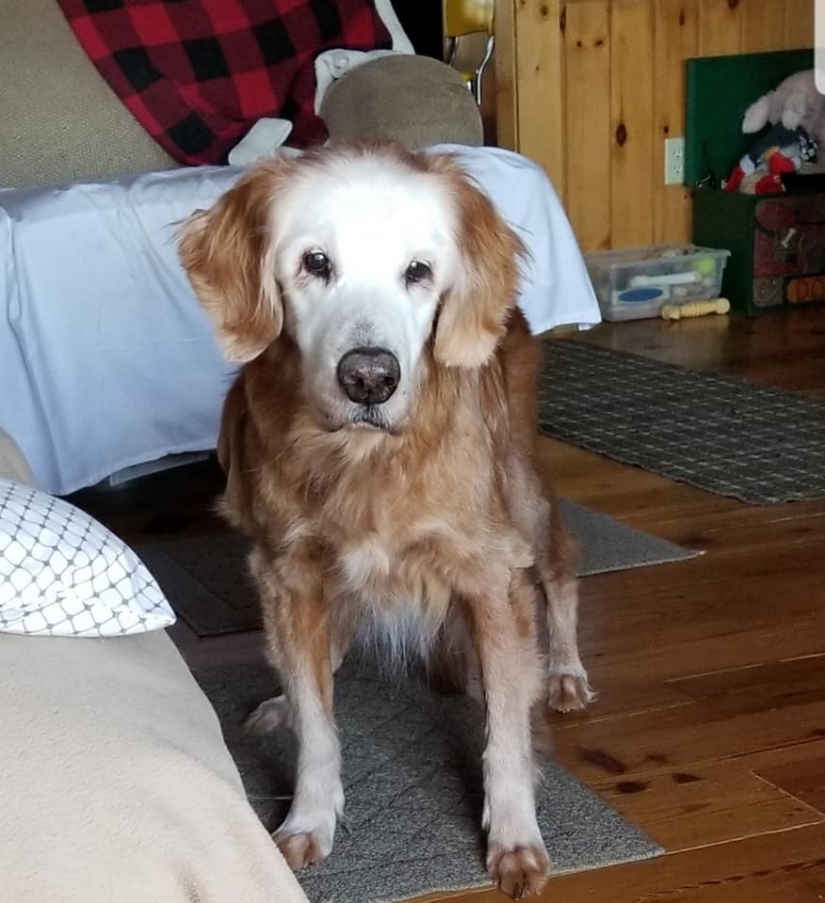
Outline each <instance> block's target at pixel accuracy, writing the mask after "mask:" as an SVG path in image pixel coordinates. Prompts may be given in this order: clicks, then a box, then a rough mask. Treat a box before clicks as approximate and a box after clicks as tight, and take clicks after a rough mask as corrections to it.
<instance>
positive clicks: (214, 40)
mask: <svg viewBox="0 0 825 903" xmlns="http://www.w3.org/2000/svg"><path fill="white" fill-rule="evenodd" d="M58 2H59V4H60V7H61V9H62V10H63V13H64V15H65V16H66V18H67V19H68V21H69V23H70V25H71V27H72V29H73V31H74V33H75V35H76V36H77V39H78V40H79V41H80V44H81V45H82V47H83V49H84V50H85V51H86V53H87V54H88V56H89V57H90V58H91V60H92V62H93V63H94V64H95V66H96V67H97V69H98V71H99V72H100V74H101V75H102V76H103V78H104V79H105V80H106V82H107V83H108V84H109V86H110V87H111V88H112V90H113V91H114V92H115V94H117V96H118V97H119V98H120V99H121V100H122V101H123V103H124V104H125V105H126V107H127V108H128V109H129V111H130V112H131V113H132V115H133V116H134V117H135V118H136V119H137V120H138V122H140V123H141V125H143V126H144V128H146V129H147V131H148V132H149V133H150V134H151V135H152V136H153V137H154V138H155V139H156V140H157V141H158V143H159V144H160V145H161V146H162V147H163V148H164V149H165V150H166V151H167V152H168V153H169V154H171V155H172V156H173V157H174V158H175V159H177V160H179V161H180V162H181V163H190V164H199V163H224V162H226V156H227V154H228V153H229V151H230V150H231V149H232V148H233V147H234V146H235V144H237V143H238V141H239V140H240V139H241V138H242V137H243V136H244V135H245V134H246V132H248V131H249V129H250V128H251V127H252V126H253V125H254V124H255V122H256V121H257V120H258V119H260V118H262V117H282V118H284V119H288V120H290V121H291V122H292V126H293V130H292V134H291V135H290V140H289V143H290V144H293V145H296V146H301V145H306V144H309V143H312V142H314V141H318V140H323V139H324V137H325V132H324V127H323V124H322V123H321V121H320V120H319V119H318V118H317V116H316V115H315V112H314V100H315V88H316V82H315V70H314V60H315V58H316V56H317V55H318V54H319V53H321V52H322V51H323V50H328V49H332V48H341V49H345V50H375V49H389V48H391V47H392V39H391V36H390V33H389V31H388V30H387V28H386V27H385V25H384V23H383V21H382V20H381V17H380V16H379V15H378V12H377V11H376V8H375V4H374V2H372V0H166V2H163V0H58Z"/></svg>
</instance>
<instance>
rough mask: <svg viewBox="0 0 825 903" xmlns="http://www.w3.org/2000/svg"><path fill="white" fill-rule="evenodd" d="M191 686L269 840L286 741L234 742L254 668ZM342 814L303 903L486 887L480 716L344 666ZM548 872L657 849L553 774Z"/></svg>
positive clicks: (203, 678) (254, 696) (287, 789)
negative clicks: (214, 719)
mask: <svg viewBox="0 0 825 903" xmlns="http://www.w3.org/2000/svg"><path fill="white" fill-rule="evenodd" d="M195 677H196V678H197V680H198V682H199V683H200V684H201V686H202V687H203V689H204V691H205V693H206V694H207V696H208V697H209V698H210V700H211V702H212V705H213V706H214V707H215V709H216V710H217V712H218V715H219V717H220V720H221V724H222V726H223V731H224V736H225V738H226V743H227V745H228V747H229V749H230V751H231V752H232V755H233V756H234V758H235V761H236V763H237V765H238V770H239V771H240V773H241V777H242V779H243V782H244V786H245V788H246V792H247V794H248V796H249V798H250V801H251V803H252V806H253V807H254V809H255V811H256V812H257V813H258V816H259V817H260V818H261V820H262V821H263V823H264V824H265V825H266V827H267V828H269V829H270V830H272V829H274V828H276V827H277V826H278V824H279V823H280V821H281V820H282V819H283V817H284V816H285V814H286V811H287V809H288V806H289V795H290V793H291V789H292V787H293V781H294V771H293V769H294V765H293V763H294V744H293V742H292V740H291V737H290V735H289V734H288V733H286V732H276V733H275V734H271V735H269V736H267V737H264V738H260V737H249V736H244V734H243V730H242V725H243V721H244V719H245V718H246V716H247V715H248V714H249V712H250V711H251V710H252V709H254V708H255V706H256V705H257V704H258V703H259V702H260V701H261V700H262V699H264V698H266V697H268V696H271V695H273V693H274V692H275V689H276V687H275V677H274V674H273V672H272V671H271V670H270V669H269V668H268V667H267V666H265V665H248V664H247V665H234V666H222V667H215V668H207V669H203V670H199V671H196V672H195ZM336 719H337V723H338V727H339V731H340V737H341V745H342V753H343V762H344V766H343V778H344V789H345V792H346V813H345V817H344V820H343V823H342V824H341V825H339V828H338V831H337V834H336V838H335V847H334V849H333V851H332V854H331V855H330V857H329V858H328V859H327V860H325V861H324V862H322V863H320V864H319V865H317V866H314V867H313V868H312V869H309V870H307V871H305V872H302V873H301V874H300V875H299V876H298V877H299V880H300V882H301V884H302V885H303V887H304V890H305V891H306V893H307V896H308V897H309V899H310V900H312V903H379V901H394V900H401V899H405V898H408V897H413V896H419V895H422V894H425V893H430V892H434V891H449V890H459V889H462V888H469V887H477V886H482V885H486V884H489V880H488V878H487V876H486V873H485V869H484V844H483V835H482V831H481V827H480V823H481V807H482V799H483V795H482V785H481V749H482V744H483V713H482V710H481V709H480V707H478V706H477V704H476V703H474V702H472V701H471V700H469V699H468V698H467V697H465V696H463V695H456V696H442V695H439V694H436V693H435V692H433V691H431V690H429V689H427V688H426V687H425V686H424V685H423V684H422V683H420V682H419V681H418V680H416V678H415V677H412V676H410V677H399V678H397V679H382V678H381V676H380V675H379V672H378V669H377V668H376V667H375V666H374V665H370V664H365V663H362V662H352V663H349V662H348V663H346V664H345V665H344V667H343V668H342V669H341V672H340V673H339V675H338V678H337V681H336ZM538 811H539V823H540V826H541V830H542V834H543V836H544V839H545V842H546V843H547V849H548V851H549V853H550V858H551V861H552V864H553V870H554V871H555V872H563V871H576V870H583V869H590V868H598V867H600V866H606V865H611V864H614V863H617V862H625V861H629V860H636V859H644V858H649V857H652V856H656V855H658V854H660V853H661V852H662V850H661V848H660V847H659V846H657V845H656V844H654V843H653V842H652V841H651V840H650V839H649V838H648V837H647V836H646V835H645V834H643V833H642V832H641V831H639V830H638V829H637V828H635V827H633V826H632V825H630V824H629V823H628V822H627V821H625V820H624V818H623V817H622V816H621V815H619V813H618V812H616V811H615V810H614V809H612V808H610V807H609V806H608V805H607V804H606V803H604V802H603V801H602V800H601V799H599V798H598V797H597V796H595V795H594V794H593V793H591V792H590V791H589V790H587V789H586V788H585V787H583V786H582V785H581V784H579V782H578V781H577V780H576V779H575V778H573V777H572V775H570V774H569V773H568V772H566V771H565V770H564V769H562V768H560V767H559V766H558V765H553V764H548V765H547V766H546V767H545V768H544V769H543V777H542V781H541V783H540V788H539V791H538Z"/></svg>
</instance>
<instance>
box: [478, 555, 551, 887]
mask: <svg viewBox="0 0 825 903" xmlns="http://www.w3.org/2000/svg"><path fill="white" fill-rule="evenodd" d="M486 585H487V587H488V588H487V589H486V590H485V591H483V592H476V593H473V594H470V595H467V596H465V598H464V603H465V606H466V610H467V620H468V623H469V624H470V629H471V634H472V637H473V641H474V643H475V646H476V650H477V654H478V660H479V665H480V669H481V680H482V684H483V688H484V698H485V702H486V709H487V723H486V728H487V742H486V746H485V749H484V827H485V828H486V830H487V869H488V871H489V873H490V877H491V878H492V879H493V880H494V881H496V882H497V883H498V885H499V887H500V888H501V890H502V891H504V893H506V894H509V895H510V896H511V897H514V898H515V899H517V900H518V899H521V898H522V897H525V896H529V895H531V894H535V893H538V892H539V891H540V890H541V888H542V887H543V885H544V883H545V880H546V877H547V870H548V865H549V860H548V857H547V852H546V850H545V847H544V841H543V840H542V838H541V833H540V831H539V827H538V823H537V821H536V808H535V795H534V786H533V781H534V771H533V745H532V736H531V730H530V709H531V707H532V705H533V703H534V702H535V701H536V699H537V698H538V697H539V694H540V691H541V679H542V669H541V661H540V656H539V652H538V646H537V639H536V632H535V626H534V625H535V620H534V618H535V614H534V612H535V588H534V587H533V586H532V585H531V584H530V582H529V581H528V580H527V579H526V577H525V574H524V572H523V571H514V572H512V576H511V577H510V579H509V585H508V578H507V575H506V573H505V574H504V575H500V576H499V578H498V580H495V579H490V580H489V581H487V582H486ZM496 587H497V591H496V589H495V588H496Z"/></svg>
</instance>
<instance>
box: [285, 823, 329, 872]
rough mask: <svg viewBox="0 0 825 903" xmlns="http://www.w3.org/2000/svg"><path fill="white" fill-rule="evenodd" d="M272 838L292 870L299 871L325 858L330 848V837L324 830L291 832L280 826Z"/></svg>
mask: <svg viewBox="0 0 825 903" xmlns="http://www.w3.org/2000/svg"><path fill="white" fill-rule="evenodd" d="M272 839H273V840H274V841H275V843H276V844H278V849H279V850H280V851H281V853H283V856H284V859H286V861H287V864H288V865H289V867H290V868H291V869H292V871H293V872H300V871H301V870H302V869H305V868H309V866H311V865H314V864H315V863H316V862H320V861H321V860H322V859H326V858H327V856H329V854H330V852H331V850H332V837H331V836H327V832H325V831H304V832H301V833H299V834H293V833H291V832H290V831H289V830H284V829H283V828H280V829H279V830H277V831H276V832H275V833H274V834H273V835H272Z"/></svg>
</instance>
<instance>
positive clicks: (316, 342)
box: [181, 146, 523, 431]
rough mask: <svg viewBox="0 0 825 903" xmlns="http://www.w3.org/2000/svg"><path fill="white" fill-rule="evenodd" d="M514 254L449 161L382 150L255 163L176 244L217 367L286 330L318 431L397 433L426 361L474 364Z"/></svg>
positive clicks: (501, 309) (511, 294)
mask: <svg viewBox="0 0 825 903" xmlns="http://www.w3.org/2000/svg"><path fill="white" fill-rule="evenodd" d="M522 253H523V246H522V244H521V242H520V241H519V239H518V238H517V237H516V236H515V234H514V233H513V232H512V231H511V230H510V229H509V228H508V227H507V226H506V225H505V223H504V222H503V220H502V219H501V217H500V216H499V214H498V213H497V212H496V210H495V209H494V207H493V205H492V204H491V202H490V201H489V199H488V198H487V197H486V195H484V194H483V193H482V192H481V191H480V190H479V189H478V188H477V187H475V185H474V184H473V183H472V182H471V181H470V179H469V178H468V177H467V176H466V175H465V174H464V172H463V171H462V170H461V169H460V168H459V167H458V166H457V165H456V164H455V163H454V162H452V161H451V160H450V159H449V158H448V157H446V156H438V155H425V154H408V153H405V152H403V151H400V150H398V149H396V148H393V147H387V146H355V147H352V146H350V147H343V148H325V149H322V150H318V151H313V152H310V153H307V154H304V155H302V156H301V157H298V158H294V159H279V160H273V161H271V162H268V163H266V164H264V165H261V166H258V167H257V168H255V169H253V170H252V171H250V172H249V173H248V174H246V175H245V176H244V177H243V178H242V179H241V180H240V181H239V182H238V183H237V184H236V185H235V187H234V188H232V189H231V190H230V191H229V192H228V193H227V194H225V195H224V196H223V197H222V198H221V199H220V200H219V201H218V202H217V203H216V204H215V206H214V207H212V208H211V209H210V210H207V211H199V212H197V213H195V214H194V215H193V216H192V217H190V218H189V220H188V221H187V222H186V224H185V225H184V228H183V234H182V238H181V257H182V260H183V264H184V267H185V268H186V271H187V273H188V275H189V278H190V280H191V282H192V285H193V286H194V288H195V291H196V293H197V295H198V296H199V298H200V300H201V301H202V303H203V304H204V306H205V307H206V309H207V311H208V312H209V314H210V315H211V317H212V318H213V320H214V321H215V323H216V325H217V331H218V337H219V340H220V342H221V345H222V347H223V351H224V353H225V355H226V356H227V358H228V359H229V360H232V361H237V362H246V361H250V360H252V359H253V358H255V357H257V356H258V355H259V354H260V353H261V352H262V351H263V350H264V349H265V348H267V347H268V346H269V345H270V344H271V343H272V342H274V341H275V340H276V339H277V338H278V337H279V335H281V333H282V331H283V332H285V333H287V334H288V335H289V336H290V337H291V339H292V340H293V342H294V343H295V344H296V345H297V347H298V349H299V351H300V355H301V362H302V368H303V388H304V391H305V393H306V397H307V401H308V402H309V404H310V405H311V407H312V409H313V412H314V414H315V417H316V419H317V421H318V423H319V425H320V426H321V427H322V428H323V429H325V430H330V431H333V430H338V429H342V428H345V427H356V426H363V427H373V428H378V429H386V430H389V431H398V430H400V429H402V428H403V425H404V422H405V420H406V417H407V415H408V413H409V411H410V409H411V406H412V404H413V403H414V400H415V397H416V392H417V388H418V386H419V385H420V381H421V377H422V374H423V370H424V368H425V367H426V366H427V365H428V364H427V362H428V361H432V362H433V363H434V365H435V366H444V367H462V368H477V367H481V366H483V365H484V364H485V363H486V362H487V361H488V360H489V359H490V357H491V356H492V354H493V353H494V350H495V347H496V344H497V342H498V341H499V339H500V338H501V336H502V335H503V333H504V330H505V328H506V320H507V316H508V312H509V311H510V309H511V308H512V306H513V305H514V304H515V300H516V295H517V290H518V279H519V256H520V255H521V254H522ZM430 343H431V348H432V353H431V354H430V353H428V352H427V351H426V349H428V347H429V345H430Z"/></svg>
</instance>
